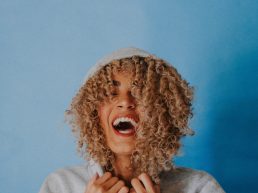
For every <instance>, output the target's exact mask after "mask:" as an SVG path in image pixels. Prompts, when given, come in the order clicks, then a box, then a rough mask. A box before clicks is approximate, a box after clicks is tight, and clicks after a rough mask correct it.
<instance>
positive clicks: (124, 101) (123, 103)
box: [117, 95, 136, 109]
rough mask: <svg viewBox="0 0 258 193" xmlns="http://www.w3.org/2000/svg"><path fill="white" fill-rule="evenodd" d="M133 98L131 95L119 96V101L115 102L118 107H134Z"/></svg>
mask: <svg viewBox="0 0 258 193" xmlns="http://www.w3.org/2000/svg"><path fill="white" fill-rule="evenodd" d="M135 106H136V104H135V99H134V97H132V96H128V95H127V96H121V97H120V98H119V101H118V103H117V107H118V108H120V109H121V108H124V109H135Z"/></svg>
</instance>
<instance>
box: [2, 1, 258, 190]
mask: <svg viewBox="0 0 258 193" xmlns="http://www.w3.org/2000/svg"><path fill="white" fill-rule="evenodd" d="M127 46H135V47H140V48H143V49H146V50H148V51H149V52H151V53H154V54H156V55H157V56H160V57H162V58H164V59H166V60H168V61H170V62H171V63H173V64H174V66H175V67H176V68H177V69H178V71H179V72H180V73H181V74H182V75H183V77H184V78H186V79H187V80H188V81H189V82H190V83H191V85H193V86H195V88H196V90H195V101H194V112H195V116H194V118H193V119H192V121H191V126H192V127H193V128H194V130H195V131H196V135H195V136H194V137H186V138H184V140H183V141H184V147H183V149H182V156H180V157H179V158H177V159H176V162H177V164H178V165H183V166H188V167H193V168H196V169H202V170H206V171H208V172H209V173H210V174H212V175H213V176H214V177H215V178H216V179H217V181H218V182H219V183H220V184H221V185H222V187H223V188H224V189H225V190H226V192H238V193H240V192H245V193H247V192H248V193H251V192H256V190H257V180H258V169H257V163H258V111H257V109H258V89H257V83H258V77H257V76H258V2H257V1H255V0H253V1H252V0H245V1H240V0H216V1H215V0H210V1H205V0H197V1H190V0H188V1H187V0H181V1H172V0H171V1H169V0H167V1H158V0H157V1H150V0H144V1H136V0H130V1H125V0H117V1H111V0H110V1H101V0H95V1H86V0H74V1H68V0H45V1H39V0H26V1H20V0H0V65H1V69H0V86H1V91H0V107H1V111H0V150H1V154H0V163H1V166H0V167H1V171H0V189H1V192H3V193H16V192H17V193H18V192H26V193H33V192H38V190H39V188H40V186H41V184H42V182H43V180H44V179H45V177H46V176H47V175H48V174H49V173H50V172H52V171H54V170H56V169H57V168H61V167H65V166H70V165H74V164H78V163H82V162H83V160H82V159H81V158H79V157H78V156H77V154H76V144H75V139H74V138H73V136H72V134H71V132H70V130H69V128H68V126H66V125H65V123H64V122H63V120H64V119H63V113H64V111H65V109H66V107H67V106H68V105H69V103H70V101H71V99H72V97H73V96H74V94H75V92H76V91H77V89H78V88H79V86H80V84H81V83H82V80H83V77H84V75H85V73H86V71H87V70H88V69H89V67H90V65H92V64H94V63H95V62H96V61H97V60H98V59H99V58H100V57H102V56H103V55H105V54H107V53H109V52H111V51H113V50H115V49H117V48H121V47H127Z"/></svg>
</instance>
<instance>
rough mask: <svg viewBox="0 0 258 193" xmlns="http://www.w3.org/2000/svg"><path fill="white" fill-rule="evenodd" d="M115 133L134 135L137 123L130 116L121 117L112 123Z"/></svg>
mask: <svg viewBox="0 0 258 193" xmlns="http://www.w3.org/2000/svg"><path fill="white" fill-rule="evenodd" d="M112 126H113V128H114V130H115V133H116V134H117V135H120V136H131V135H134V133H135V130H136V128H137V123H136V121H135V120H134V119H132V118H129V117H119V118H117V119H115V121H114V122H113V123H112Z"/></svg>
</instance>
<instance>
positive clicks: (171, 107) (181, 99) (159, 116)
mask: <svg viewBox="0 0 258 193" xmlns="http://www.w3.org/2000/svg"><path fill="white" fill-rule="evenodd" d="M121 71H127V72H132V73H133V80H132V87H131V93H132V96H133V97H135V100H136V103H137V106H138V107H139V108H141V109H144V112H142V113H140V115H139V117H140V121H139V123H138V129H137V131H136V142H135V149H134V151H133V153H132V155H131V163H132V167H133V168H134V175H135V176H137V175H138V174H140V173H141V172H146V173H148V174H149V175H150V176H151V177H152V180H153V181H154V182H155V183H159V180H160V178H159V174H160V173H161V172H162V171H167V170H170V169H171V168H173V162H172V158H173V157H174V155H176V154H177V153H178V150H179V148H180V139H181V137H182V136H184V135H186V134H191V132H192V130H191V129H190V128H189V127H188V121H189V118H191V117H192V99H193V87H191V86H189V84H188V82H187V81H185V80H184V79H182V77H181V75H180V74H179V73H178V72H177V70H176V69H175V68H174V67H173V66H171V65H170V64H168V63H167V62H166V61H164V60H162V59H157V58H153V57H152V56H148V57H140V56H133V57H129V58H123V59H119V60H113V61H111V62H110V63H108V64H106V65H104V66H103V67H102V68H101V69H99V70H98V71H97V72H96V73H95V74H94V75H93V76H91V77H90V78H89V79H88V80H87V81H86V82H85V84H84V85H83V86H82V87H81V88H80V90H79V91H78V92H77V95H76V96H75V97H74V98H73V100H72V103H71V105H70V108H69V109H68V110H67V111H66V118H67V120H68V121H69V124H70V125H71V126H72V131H73V132H74V133H75V134H76V136H77V143H78V151H79V152H81V155H82V156H84V158H85V159H87V158H91V159H94V160H95V161H97V162H98V163H99V164H100V165H101V166H103V167H104V168H105V169H106V170H108V171H112V170H113V164H114V161H115V156H114V154H113V152H112V151H111V150H110V148H109V147H108V146H107V144H106V139H105V134H104V130H103V129H102V128H101V125H100V119H99V116H98V107H99V105H100V104H101V103H102V102H103V101H105V100H112V97H113V96H112V92H113V91H114V89H115V88H114V85H113V81H112V74H113V73H117V72H121ZM136 166H137V167H136Z"/></svg>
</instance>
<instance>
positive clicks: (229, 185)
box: [210, 52, 258, 193]
mask: <svg viewBox="0 0 258 193" xmlns="http://www.w3.org/2000/svg"><path fill="white" fill-rule="evenodd" d="M220 65H222V66H223V63H222V64H220ZM224 65H225V67H221V70H223V72H219V74H217V75H216V77H215V78H214V79H213V81H212V82H211V86H212V87H211V89H212V92H211V95H210V97H211V98H212V99H211V100H210V103H212V104H210V108H211V109H210V116H212V118H211V119H210V120H211V122H210V125H211V127H212V128H211V130H212V131H215V132H214V133H213V134H212V135H213V136H212V142H211V144H212V147H211V150H212V151H211V152H212V156H213V160H214V163H213V164H214V171H215V174H214V175H215V176H217V177H218V178H219V179H220V180H221V181H220V183H221V185H222V186H223V188H224V189H225V191H226V192H238V193H240V192H243V193H246V192H248V193H252V192H255V191H256V189H257V179H258V167H257V163H258V86H257V83H258V54H257V53H254V52H250V53H243V54H240V55H238V56H237V57H236V58H235V59H234V61H230V64H228V63H227V64H225V63H224ZM214 66H216V64H214ZM225 69H226V70H225ZM214 101H215V102H214Z"/></svg>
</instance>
